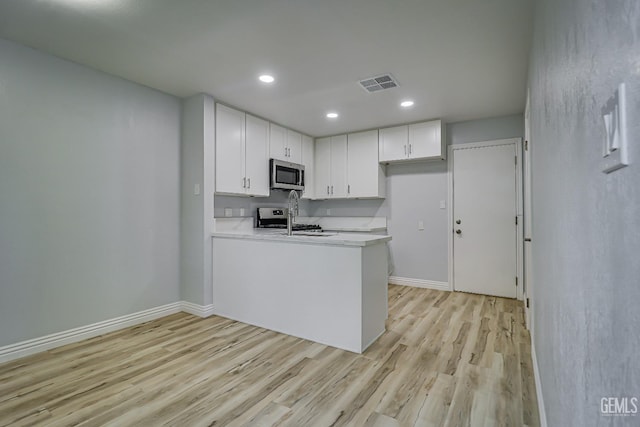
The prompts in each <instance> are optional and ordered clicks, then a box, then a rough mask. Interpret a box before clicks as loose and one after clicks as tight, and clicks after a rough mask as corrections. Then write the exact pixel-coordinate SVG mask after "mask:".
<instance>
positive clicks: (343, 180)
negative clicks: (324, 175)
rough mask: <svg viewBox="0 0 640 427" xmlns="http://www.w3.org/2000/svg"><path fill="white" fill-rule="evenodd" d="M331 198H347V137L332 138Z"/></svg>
mask: <svg viewBox="0 0 640 427" xmlns="http://www.w3.org/2000/svg"><path fill="white" fill-rule="evenodd" d="M331 197H339V198H344V197H347V135H338V136H332V137H331Z"/></svg>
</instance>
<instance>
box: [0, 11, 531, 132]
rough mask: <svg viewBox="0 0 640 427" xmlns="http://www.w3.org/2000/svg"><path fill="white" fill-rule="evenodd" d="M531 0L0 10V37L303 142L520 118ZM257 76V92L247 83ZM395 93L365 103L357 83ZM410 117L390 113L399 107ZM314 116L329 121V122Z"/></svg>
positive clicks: (252, 83) (368, 95) (253, 84)
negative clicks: (204, 103)
mask: <svg viewBox="0 0 640 427" xmlns="http://www.w3.org/2000/svg"><path fill="white" fill-rule="evenodd" d="M532 3H533V0H401V1H398V0H395V1H394V0H269V1H265V0H180V1H177V0H3V1H1V2H0V37H2V38H5V39H9V40H14V41H17V42H19V43H22V44H25V45H27V46H31V47H34V48H36V49H39V50H42V51H45V52H50V53H52V54H54V55H57V56H59V57H62V58H66V59H69V60H72V61H75V62H77V63H80V64H85V65H88V66H90V67H93V68H96V69H98V70H102V71H105V72H107V73H110V74H114V75H117V76H120V77H123V78H125V79H128V80H132V81H134V82H138V83H140V84H143V85H146V86H150V87H153V88H156V89H159V90H161V91H164V92H167V93H170V94H173V95H176V96H179V97H187V96H190V95H193V94H195V93H198V92H205V93H209V94H211V95H213V96H214V98H215V99H216V100H219V101H222V102H225V103H227V104H230V105H233V106H236V107H238V108H241V109H244V110H247V111H249V112H252V113H254V114H256V115H259V116H263V117H265V118H268V119H270V120H272V121H274V122H277V123H280V124H283V125H285V126H289V127H291V128H294V129H297V130H299V131H301V132H304V133H307V134H309V135H312V136H323V135H330V134H337V133H342V132H346V131H353V130H359V129H368V128H375V127H382V126H386V125H392V124H398V123H405V122H411V121H418V120H423V119H434V118H442V119H444V120H446V121H448V122H453V121H462V120H470V119H478V118H484V117H494V116H500V115H506V114H514V113H521V112H522V111H523V110H524V103H525V87H526V75H527V64H528V56H529V55H528V53H529V45H530V41H531V19H532ZM263 73H271V74H273V75H274V76H275V78H276V81H275V83H273V84H271V85H266V84H264V83H261V82H260V81H258V79H257V77H258V76H259V75H260V74H263ZM383 73H391V74H392V75H393V76H394V77H395V78H396V79H397V80H398V82H399V84H400V86H399V87H398V88H394V89H388V90H385V91H382V92H376V93H367V92H366V91H365V90H364V89H362V88H361V87H360V86H359V85H358V80H360V79H363V78H366V77H370V76H375V75H379V74H383ZM408 98H410V99H412V100H414V101H415V105H414V106H413V107H412V108H410V109H402V108H400V107H399V103H400V101H401V100H404V99H408ZM328 111H337V112H338V113H339V114H340V117H339V118H337V119H333V120H329V119H327V118H326V117H325V114H326V113H327V112H328Z"/></svg>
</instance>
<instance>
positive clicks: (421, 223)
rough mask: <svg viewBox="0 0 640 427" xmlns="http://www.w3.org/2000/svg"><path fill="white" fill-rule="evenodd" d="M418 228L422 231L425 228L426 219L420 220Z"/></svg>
mask: <svg viewBox="0 0 640 427" xmlns="http://www.w3.org/2000/svg"><path fill="white" fill-rule="evenodd" d="M418 230H420V231H423V230H424V221H418Z"/></svg>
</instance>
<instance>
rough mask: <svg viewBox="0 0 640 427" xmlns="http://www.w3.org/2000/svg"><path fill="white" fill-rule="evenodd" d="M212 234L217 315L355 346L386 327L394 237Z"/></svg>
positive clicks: (355, 348) (256, 232) (366, 342)
mask: <svg viewBox="0 0 640 427" xmlns="http://www.w3.org/2000/svg"><path fill="white" fill-rule="evenodd" d="M212 236H213V239H212V245H213V308H214V310H213V311H214V313H215V314H217V315H219V316H223V317H227V318H230V319H234V320H238V321H241V322H245V323H249V324H252V325H256V326H260V327H263V328H267V329H271V330H274V331H278V332H282V333H285V334H289V335H293V336H296V337H300V338H304V339H308V340H311V341H316V342H319V343H322V344H326V345H330V346H333V347H338V348H342V349H345V350H349V351H353V352H356V353H361V352H363V351H364V350H365V349H366V348H367V347H368V346H369V345H371V344H372V343H373V342H374V341H375V340H376V339H377V338H378V337H379V336H380V335H382V333H383V332H384V330H385V320H386V317H387V278H388V272H387V264H388V260H387V254H388V253H387V245H386V242H388V241H389V240H391V236H381V235H371V234H351V233H325V234H317V233H316V234H315V235H293V236H287V235H285V234H284V233H283V232H282V231H279V230H275V231H274V230H253V229H251V230H244V231H224V232H213V233H212Z"/></svg>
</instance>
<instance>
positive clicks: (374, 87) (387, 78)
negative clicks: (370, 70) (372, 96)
mask: <svg viewBox="0 0 640 427" xmlns="http://www.w3.org/2000/svg"><path fill="white" fill-rule="evenodd" d="M360 86H362V87H363V88H364V90H366V91H367V92H370V93H371V92H378V91H381V90H384V89H391V88H394V87H398V86H399V85H398V82H397V81H396V79H394V78H393V76H392V75H391V74H383V75H381V76H376V77H369V78H367V79H364V80H360Z"/></svg>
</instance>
